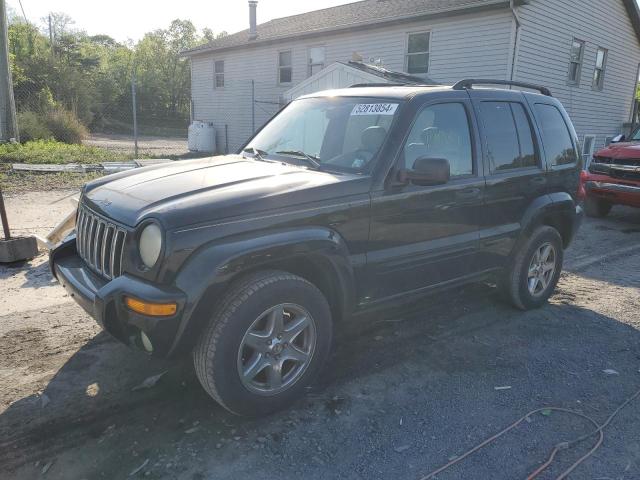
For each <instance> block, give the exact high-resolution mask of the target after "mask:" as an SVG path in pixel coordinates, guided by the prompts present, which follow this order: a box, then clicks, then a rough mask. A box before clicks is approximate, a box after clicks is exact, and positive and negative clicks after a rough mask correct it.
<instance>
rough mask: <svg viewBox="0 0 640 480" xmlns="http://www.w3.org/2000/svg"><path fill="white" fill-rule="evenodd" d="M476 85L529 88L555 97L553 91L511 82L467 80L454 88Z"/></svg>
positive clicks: (530, 84)
mask: <svg viewBox="0 0 640 480" xmlns="http://www.w3.org/2000/svg"><path fill="white" fill-rule="evenodd" d="M474 85H509V86H513V87H522V88H529V89H531V90H538V91H539V92H540V93H541V94H543V95H546V96H547V97H553V95H551V90H549V89H548V88H547V87H542V86H540V85H534V84H533V83H526V82H514V81H511V80H491V79H477V78H466V79H464V80H460V81H459V82H458V83H456V84H455V85H454V86H453V87H452V88H453V89H454V90H467V89H471V88H473V86H474Z"/></svg>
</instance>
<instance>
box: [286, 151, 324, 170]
mask: <svg viewBox="0 0 640 480" xmlns="http://www.w3.org/2000/svg"><path fill="white" fill-rule="evenodd" d="M276 155H295V156H296V157H302V158H304V159H305V160H306V161H307V162H309V164H310V165H311V166H312V167H313V168H314V169H316V170H320V169H322V165H320V162H319V161H318V157H314V156H311V155H309V154H308V153H304V152H303V151H302V150H281V151H279V152H276Z"/></svg>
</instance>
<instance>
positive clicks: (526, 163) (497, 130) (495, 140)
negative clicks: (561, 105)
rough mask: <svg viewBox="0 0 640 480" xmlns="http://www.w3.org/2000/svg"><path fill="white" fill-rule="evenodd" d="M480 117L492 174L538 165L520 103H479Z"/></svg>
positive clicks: (529, 126)
mask: <svg viewBox="0 0 640 480" xmlns="http://www.w3.org/2000/svg"><path fill="white" fill-rule="evenodd" d="M480 115H481V117H482V123H483V126H484V136H485V142H486V147H487V157H488V160H489V166H490V169H491V171H492V172H500V171H504V170H511V169H514V168H527V167H535V166H536V165H537V164H538V161H537V158H536V150H535V146H534V144H533V135H532V133H531V123H530V122H529V118H528V116H527V112H526V111H525V109H524V107H523V106H522V105H521V104H520V103H515V102H482V103H481V104H480Z"/></svg>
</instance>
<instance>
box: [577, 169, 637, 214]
mask: <svg viewBox="0 0 640 480" xmlns="http://www.w3.org/2000/svg"><path fill="white" fill-rule="evenodd" d="M584 189H585V194H586V195H587V197H596V198H600V199H602V200H606V201H607V202H609V203H612V204H617V205H628V206H631V207H640V182H635V181H629V180H618V179H616V178H613V177H609V176H607V175H599V174H593V173H590V174H589V175H588V176H587V177H586V178H585V179H584Z"/></svg>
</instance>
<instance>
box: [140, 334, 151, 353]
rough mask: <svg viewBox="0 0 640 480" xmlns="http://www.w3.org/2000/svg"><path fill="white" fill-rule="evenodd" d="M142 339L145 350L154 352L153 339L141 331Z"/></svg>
mask: <svg viewBox="0 0 640 480" xmlns="http://www.w3.org/2000/svg"><path fill="white" fill-rule="evenodd" d="M140 341H141V342H142V346H143V347H144V349H145V351H147V352H148V353H153V344H152V343H151V339H150V338H149V337H147V334H146V333H144V332H140Z"/></svg>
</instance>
